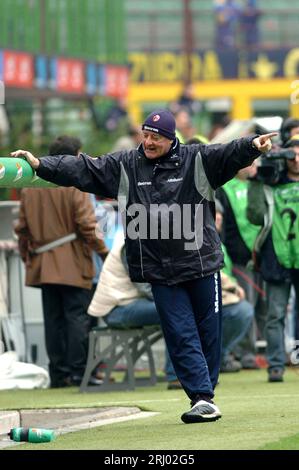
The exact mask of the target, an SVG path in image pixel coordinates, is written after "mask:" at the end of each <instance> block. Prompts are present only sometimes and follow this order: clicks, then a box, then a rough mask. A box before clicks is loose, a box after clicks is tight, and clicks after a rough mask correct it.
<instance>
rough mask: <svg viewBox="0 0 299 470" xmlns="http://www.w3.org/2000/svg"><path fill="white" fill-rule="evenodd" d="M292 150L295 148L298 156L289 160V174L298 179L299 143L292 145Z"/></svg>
mask: <svg viewBox="0 0 299 470" xmlns="http://www.w3.org/2000/svg"><path fill="white" fill-rule="evenodd" d="M292 150H294V152H295V154H296V157H295V158H294V160H287V166H288V176H289V177H290V178H291V179H292V178H295V179H297V178H299V145H296V146H295V147H292Z"/></svg>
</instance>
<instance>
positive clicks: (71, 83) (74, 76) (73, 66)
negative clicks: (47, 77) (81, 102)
mask: <svg viewBox="0 0 299 470" xmlns="http://www.w3.org/2000/svg"><path fill="white" fill-rule="evenodd" d="M56 71H57V77H56V88H57V90H58V91H62V92H66V93H84V91H85V76H84V75H85V64H84V62H81V61H80V60H69V59H57V69H56Z"/></svg>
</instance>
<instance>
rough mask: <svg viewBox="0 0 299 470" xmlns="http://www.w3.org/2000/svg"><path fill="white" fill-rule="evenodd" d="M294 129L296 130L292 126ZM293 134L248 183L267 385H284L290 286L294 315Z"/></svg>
mask: <svg viewBox="0 0 299 470" xmlns="http://www.w3.org/2000/svg"><path fill="white" fill-rule="evenodd" d="M293 121H294V124H296V121H295V120H293ZM297 122H298V121H297ZM298 124H299V122H298ZM293 129H294V130H295V129H296V130H297V129H298V127H297V128H296V125H294V128H293ZM291 131H292V129H291ZM292 134H293V133H292V132H291V133H290V138H289V140H287V141H286V142H284V145H283V148H282V147H280V148H278V149H276V150H275V149H274V150H273V151H272V152H270V153H269V154H266V155H265V156H263V158H262V159H261V166H260V167H259V168H258V172H257V177H256V179H255V180H252V181H251V183H250V186H249V190H248V209H247V216H248V219H249V220H250V222H251V223H255V224H257V225H261V224H263V228H262V230H261V231H260V233H259V235H258V238H257V241H256V245H255V249H254V250H255V253H254V255H255V256H254V258H255V262H256V264H257V265H258V266H259V269H260V271H261V273H262V276H263V278H264V280H265V281H266V291H267V318H266V326H265V337H266V340H267V360H268V374H269V375H268V381H269V382H282V381H283V374H284V368H285V363H286V355H285V345H284V326H285V314H286V310H287V305H288V301H289V296H290V289H291V286H292V285H293V286H294V288H295V292H296V301H297V311H298V299H299V243H298V237H299V133H298V134H295V135H294V134H293V135H292ZM283 140H284V139H283V138H282V142H283Z"/></svg>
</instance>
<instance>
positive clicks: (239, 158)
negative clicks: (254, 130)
mask: <svg viewBox="0 0 299 470" xmlns="http://www.w3.org/2000/svg"><path fill="white" fill-rule="evenodd" d="M275 135H277V132H271V133H270V134H264V135H260V136H248V137H242V138H241V139H236V140H233V141H232V142H230V143H228V144H224V145H220V144H214V145H202V146H200V147H199V148H200V152H201V154H202V159H203V165H204V169H205V172H206V175H207V177H208V180H209V182H210V185H211V186H212V188H213V189H216V188H218V187H219V186H222V185H223V184H224V183H226V182H227V181H229V180H230V179H232V178H233V177H234V176H235V175H236V174H237V172H238V171H239V170H241V168H245V167H247V166H249V165H251V164H252V162H253V161H254V160H255V159H256V158H257V157H258V156H259V155H260V154H261V153H265V152H268V151H269V150H270V149H271V146H272V144H271V138H272V137H274V136H275Z"/></svg>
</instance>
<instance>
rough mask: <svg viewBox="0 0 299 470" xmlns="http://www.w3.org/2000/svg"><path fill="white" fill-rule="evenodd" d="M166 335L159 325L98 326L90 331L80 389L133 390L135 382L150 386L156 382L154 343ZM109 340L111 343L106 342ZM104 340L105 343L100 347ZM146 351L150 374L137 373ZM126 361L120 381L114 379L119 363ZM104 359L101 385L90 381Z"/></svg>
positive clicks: (87, 390)
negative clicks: (130, 327) (120, 327)
mask: <svg viewBox="0 0 299 470" xmlns="http://www.w3.org/2000/svg"><path fill="white" fill-rule="evenodd" d="M162 337H163V334H162V330H161V328H160V327H159V326H158V325H153V326H144V327H142V328H132V329H122V330H121V329H114V328H108V327H96V328H93V329H92V330H91V332H90V333H89V346H88V358H87V364H86V368H85V372H84V376H83V379H82V382H81V385H80V392H104V391H112V390H134V389H135V387H136V386H149V385H155V384H156V383H157V376H156V369H155V363H154V357H153V352H152V345H153V344H155V343H156V342H157V341H158V340H160V339H161V338H162ZM107 340H108V343H109V344H108V345H106V344H107ZM101 343H105V346H104V347H101V346H102V345H101ZM143 354H146V355H147V358H148V366H149V377H145V378H139V377H138V378H137V377H135V364H136V362H137V361H138V359H139V358H140V357H141V356H142V355H143ZM121 359H125V361H126V371H125V373H124V377H123V380H122V381H121V382H114V381H112V380H111V374H112V372H113V371H114V370H115V366H116V364H117V363H118V362H119V361H120V360H121ZM101 362H105V364H106V368H104V369H103V373H104V381H103V384H102V385H89V380H90V378H91V376H92V372H93V370H94V369H95V368H96V366H97V365H98V364H100V363H101Z"/></svg>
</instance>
